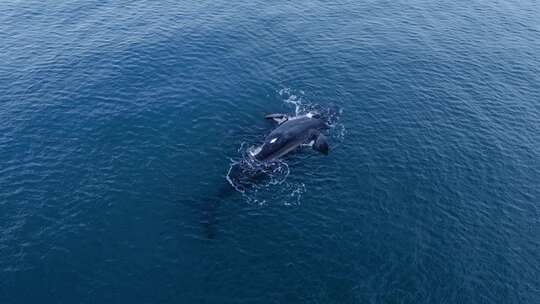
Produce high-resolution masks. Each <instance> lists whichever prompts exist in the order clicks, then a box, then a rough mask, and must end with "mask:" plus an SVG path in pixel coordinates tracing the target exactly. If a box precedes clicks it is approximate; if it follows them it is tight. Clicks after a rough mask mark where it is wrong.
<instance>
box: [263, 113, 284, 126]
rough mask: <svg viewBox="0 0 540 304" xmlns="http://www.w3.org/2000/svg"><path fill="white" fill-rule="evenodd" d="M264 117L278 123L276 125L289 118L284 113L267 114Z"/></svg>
mask: <svg viewBox="0 0 540 304" xmlns="http://www.w3.org/2000/svg"><path fill="white" fill-rule="evenodd" d="M264 118H265V119H268V120H273V121H275V122H277V123H278V125H280V124H282V123H284V122H286V121H287V120H289V116H287V115H286V114H268V115H266V116H264Z"/></svg>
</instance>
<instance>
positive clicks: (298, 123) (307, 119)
mask: <svg viewBox="0 0 540 304" xmlns="http://www.w3.org/2000/svg"><path fill="white" fill-rule="evenodd" d="M265 118H266V119H269V120H272V121H274V122H276V123H277V124H278V127H277V128H275V129H274V130H273V131H272V132H270V134H268V136H266V138H265V139H264V143H263V144H262V145H261V146H260V147H258V148H256V149H255V150H253V151H251V152H250V154H251V156H252V157H254V158H255V159H256V160H258V161H264V162H267V161H273V160H276V159H278V158H280V157H282V156H284V155H286V154H287V153H289V152H291V151H293V150H295V149H297V148H298V147H300V146H302V145H306V144H308V145H311V146H312V148H313V149H314V150H316V151H319V152H321V153H323V154H325V155H328V150H329V146H328V142H327V140H326V136H324V135H323V134H322V132H323V131H324V130H326V129H328V128H329V127H328V125H327V124H326V122H325V121H324V120H323V119H322V118H321V116H320V114H318V113H316V112H309V113H307V114H305V115H299V116H294V117H289V116H287V115H285V114H269V115H266V116H265Z"/></svg>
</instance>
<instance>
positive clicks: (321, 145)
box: [312, 133, 329, 155]
mask: <svg viewBox="0 0 540 304" xmlns="http://www.w3.org/2000/svg"><path fill="white" fill-rule="evenodd" d="M312 147H313V150H315V151H319V152H321V153H322V154H324V155H328V150H329V147H328V141H327V140H326V136H324V135H323V134H322V133H318V134H317V135H316V137H315V142H314V143H313V146H312Z"/></svg>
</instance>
